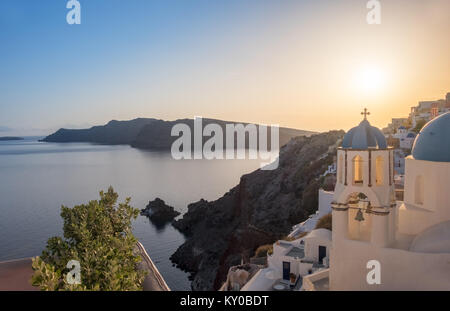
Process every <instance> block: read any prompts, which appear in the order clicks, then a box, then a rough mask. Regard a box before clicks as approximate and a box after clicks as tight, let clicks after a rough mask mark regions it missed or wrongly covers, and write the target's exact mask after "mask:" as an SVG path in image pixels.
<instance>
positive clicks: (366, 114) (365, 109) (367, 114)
mask: <svg viewBox="0 0 450 311" xmlns="http://www.w3.org/2000/svg"><path fill="white" fill-rule="evenodd" d="M361 114H362V115H364V120H367V116H369V115H370V112H369V111H367V108H364V111H363V112H361Z"/></svg>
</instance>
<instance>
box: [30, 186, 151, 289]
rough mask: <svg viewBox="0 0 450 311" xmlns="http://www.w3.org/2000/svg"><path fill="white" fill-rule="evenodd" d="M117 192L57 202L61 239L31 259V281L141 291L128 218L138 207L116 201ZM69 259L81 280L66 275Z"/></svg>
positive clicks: (47, 286) (52, 285)
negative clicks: (83, 201)
mask: <svg viewBox="0 0 450 311" xmlns="http://www.w3.org/2000/svg"><path fill="white" fill-rule="evenodd" d="M117 198H118V194H117V193H116V192H114V189H113V188H112V187H110V188H109V189H108V192H106V193H104V192H103V191H101V192H100V200H98V201H96V200H94V201H90V202H89V203H88V204H87V205H84V204H83V205H79V206H75V207H74V208H68V207H65V206H62V207H61V217H62V218H63V220H64V227H63V230H64V239H63V238H61V237H52V238H50V239H49V240H48V242H47V247H46V249H45V250H44V251H43V252H42V255H41V256H40V257H36V258H33V265H32V266H33V270H34V275H33V277H32V284H33V286H36V287H40V288H41V289H42V290H114V291H118V290H120V291H122V290H141V289H142V283H143V280H144V277H145V272H143V271H139V270H137V264H138V263H139V262H140V261H141V257H140V256H139V255H138V254H136V253H135V252H134V250H135V247H136V243H137V240H136V238H135V237H134V236H133V234H132V232H131V221H132V219H135V218H136V217H137V216H138V215H139V210H138V209H135V208H133V207H131V206H130V204H129V203H130V198H127V199H126V200H125V202H124V203H120V204H119V205H118V206H116V202H117ZM71 260H77V261H79V263H80V276H81V284H78V285H76V284H69V283H68V282H67V280H66V276H67V274H68V273H69V272H70V269H69V268H67V267H66V265H67V263H68V262H69V261H71Z"/></svg>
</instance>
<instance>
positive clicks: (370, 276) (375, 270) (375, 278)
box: [366, 260, 381, 285]
mask: <svg viewBox="0 0 450 311" xmlns="http://www.w3.org/2000/svg"><path fill="white" fill-rule="evenodd" d="M367 269H370V271H369V272H368V273H367V277H366V281H367V284H369V285H380V284H381V264H380V262H379V261H378V260H370V261H369V262H367Z"/></svg>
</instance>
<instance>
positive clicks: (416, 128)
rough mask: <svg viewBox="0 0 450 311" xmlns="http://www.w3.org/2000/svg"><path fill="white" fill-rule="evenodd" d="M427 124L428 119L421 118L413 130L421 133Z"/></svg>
mask: <svg viewBox="0 0 450 311" xmlns="http://www.w3.org/2000/svg"><path fill="white" fill-rule="evenodd" d="M425 124H427V121H425V120H419V121H418V122H417V123H416V127H415V128H414V129H413V131H414V132H416V133H419V132H420V131H421V130H422V128H423V127H424V126H425Z"/></svg>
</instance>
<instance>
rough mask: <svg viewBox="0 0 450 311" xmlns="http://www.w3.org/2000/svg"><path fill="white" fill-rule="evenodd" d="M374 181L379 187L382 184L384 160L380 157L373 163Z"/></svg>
mask: <svg viewBox="0 0 450 311" xmlns="http://www.w3.org/2000/svg"><path fill="white" fill-rule="evenodd" d="M375 167H376V171H375V173H376V174H375V179H376V185H377V186H381V185H383V182H384V160H383V157H382V156H378V157H377V159H376V161H375Z"/></svg>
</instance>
